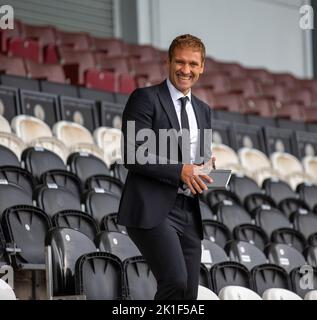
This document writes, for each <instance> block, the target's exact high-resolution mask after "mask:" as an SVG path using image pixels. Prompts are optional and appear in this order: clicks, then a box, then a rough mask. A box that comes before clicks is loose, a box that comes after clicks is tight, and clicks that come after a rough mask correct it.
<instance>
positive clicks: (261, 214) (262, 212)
mask: <svg viewBox="0 0 317 320" xmlns="http://www.w3.org/2000/svg"><path fill="white" fill-rule="evenodd" d="M254 215H255V217H254V219H255V224H256V225H257V226H259V227H261V228H262V229H263V230H264V231H265V232H266V234H267V236H268V237H270V236H271V234H272V232H273V231H274V230H277V229H280V228H290V227H291V224H290V222H289V221H288V219H287V217H286V216H285V215H284V213H282V212H281V211H279V210H278V209H276V208H272V207H270V206H267V205H263V206H261V207H259V208H258V209H256V210H255V212H254Z"/></svg>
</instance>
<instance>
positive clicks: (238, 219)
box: [214, 200, 252, 232]
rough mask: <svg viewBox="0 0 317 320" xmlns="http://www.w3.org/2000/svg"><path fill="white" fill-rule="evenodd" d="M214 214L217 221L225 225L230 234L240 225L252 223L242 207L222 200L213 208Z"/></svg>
mask: <svg viewBox="0 0 317 320" xmlns="http://www.w3.org/2000/svg"><path fill="white" fill-rule="evenodd" d="M214 212H215V213H216V215H217V220H218V221H220V222H222V223H223V224H224V225H226V226H227V227H228V228H229V230H230V231H231V232H232V230H233V229H234V228H235V227H236V226H238V225H240V224H246V223H251V222H252V221H251V220H252V219H251V216H250V214H249V213H248V212H247V211H246V210H245V209H244V208H243V207H241V206H239V205H238V204H236V203H234V202H232V201H230V200H223V201H222V202H221V203H219V204H218V205H217V206H216V207H214Z"/></svg>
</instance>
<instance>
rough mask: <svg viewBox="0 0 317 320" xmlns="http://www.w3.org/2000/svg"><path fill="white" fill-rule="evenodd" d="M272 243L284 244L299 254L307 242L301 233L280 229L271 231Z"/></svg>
mask: <svg viewBox="0 0 317 320" xmlns="http://www.w3.org/2000/svg"><path fill="white" fill-rule="evenodd" d="M271 241H272V242H273V243H284V244H287V245H288V246H290V247H294V248H295V249H297V250H298V251H299V252H303V251H304V249H305V247H306V245H307V242H306V239H305V237H304V236H303V234H302V233H300V232H299V231H297V230H294V229H290V228H281V229H277V230H275V231H273V233H272V235H271Z"/></svg>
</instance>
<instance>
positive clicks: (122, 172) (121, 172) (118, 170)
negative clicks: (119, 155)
mask: <svg viewBox="0 0 317 320" xmlns="http://www.w3.org/2000/svg"><path fill="white" fill-rule="evenodd" d="M111 171H112V172H113V175H114V177H115V178H117V179H118V180H120V181H121V182H122V183H125V180H126V179H127V176H128V169H126V168H125V167H124V165H123V164H120V163H117V162H115V163H113V164H112V165H111Z"/></svg>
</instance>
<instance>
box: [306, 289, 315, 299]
mask: <svg viewBox="0 0 317 320" xmlns="http://www.w3.org/2000/svg"><path fill="white" fill-rule="evenodd" d="M304 300H317V290H312V291H309V292H307V294H306V295H305V297H304Z"/></svg>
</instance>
